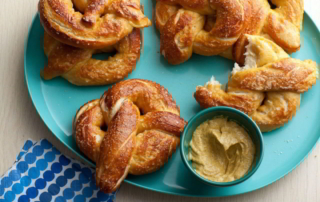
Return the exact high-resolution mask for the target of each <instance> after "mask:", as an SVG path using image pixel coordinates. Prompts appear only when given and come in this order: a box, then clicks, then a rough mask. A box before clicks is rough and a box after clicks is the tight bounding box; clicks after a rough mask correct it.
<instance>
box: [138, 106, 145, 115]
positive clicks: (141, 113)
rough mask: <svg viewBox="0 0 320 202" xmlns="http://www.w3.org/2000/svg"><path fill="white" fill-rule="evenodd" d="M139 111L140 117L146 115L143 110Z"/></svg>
mask: <svg viewBox="0 0 320 202" xmlns="http://www.w3.org/2000/svg"><path fill="white" fill-rule="evenodd" d="M139 111H140V116H143V115H144V112H143V110H142V109H141V108H139Z"/></svg>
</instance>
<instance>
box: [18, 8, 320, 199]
mask: <svg viewBox="0 0 320 202" xmlns="http://www.w3.org/2000/svg"><path fill="white" fill-rule="evenodd" d="M37 17H39V12H38V11H37V12H36V14H35V15H34V16H33V18H32V21H31V24H30V25H29V27H28V34H27V36H26V37H25V39H24V57H23V59H24V61H23V65H24V81H25V84H26V86H27V89H28V95H29V97H30V99H31V102H32V105H33V107H34V108H35V109H36V111H37V114H38V115H39V116H40V118H41V120H42V122H43V123H44V125H45V126H46V127H47V128H48V129H49V131H50V132H51V133H52V135H53V136H55V138H57V139H58V140H59V141H60V142H61V143H62V144H63V145H64V146H66V147H67V148H68V149H69V150H70V151H72V152H73V153H74V154H76V155H77V156H78V157H79V158H80V159H81V160H82V161H84V162H86V163H88V164H89V165H90V166H94V167H95V164H93V163H92V162H91V161H90V160H89V159H87V158H86V157H85V156H83V155H80V154H79V152H77V151H76V150H75V149H73V148H72V147H71V146H70V145H68V144H67V143H66V142H65V141H64V140H62V138H60V137H58V136H57V135H56V134H55V133H54V131H53V129H52V127H50V126H49V125H51V124H50V123H48V122H47V121H46V120H45V119H46V118H45V117H44V115H43V114H42V112H41V111H40V109H38V107H37V105H36V104H35V100H34V97H33V96H32V93H31V89H30V85H29V84H28V74H27V65H26V61H27V54H26V53H27V47H28V42H29V40H28V39H29V36H30V34H31V30H32V28H33V25H34V23H35V21H36V19H37ZM306 17H307V18H309V19H310V21H311V23H312V24H313V26H314V27H316V29H317V31H318V34H319V35H320V27H318V26H317V24H316V23H315V22H314V20H313V19H312V18H311V17H310V15H309V14H308V12H307V11H304V19H305V18H306ZM303 26H304V25H303ZM190 119H192V117H191V118H190ZM62 132H63V131H62ZM319 132H320V131H319ZM319 142H320V135H319V138H318V140H317V141H316V142H315V144H314V145H313V146H312V148H311V149H310V150H309V152H308V153H307V154H306V155H305V156H304V157H303V158H302V159H301V160H300V161H299V162H298V163H297V164H296V165H295V166H293V167H292V168H291V169H290V170H288V171H287V172H286V173H284V174H283V175H282V176H280V177H278V178H277V179H275V180H271V182H267V183H264V184H263V185H262V186H259V187H255V188H254V189H252V190H249V191H244V192H237V193H234V194H222V195H221V196H211V195H210V196H208V195H192V194H185V193H176V192H173V191H165V190H160V189H156V188H152V187H148V186H144V185H141V184H137V183H135V182H132V181H129V180H127V179H125V180H124V182H126V183H128V184H131V185H134V186H137V187H139V188H143V189H146V190H150V191H154V192H158V193H163V194H168V195H175V196H186V197H198V198H217V197H227V196H238V195H242V194H246V193H250V192H253V191H256V190H259V189H261V188H264V187H267V186H269V185H271V184H273V183H275V182H277V181H278V180H280V179H282V178H283V177H285V176H286V175H288V174H289V173H291V172H292V171H293V170H295V169H296V168H297V167H298V166H299V165H300V164H301V163H302V162H303V161H304V160H305V159H306V158H308V156H309V154H310V153H311V152H312V151H313V150H314V149H315V147H316V145H317V144H318V143H319Z"/></svg>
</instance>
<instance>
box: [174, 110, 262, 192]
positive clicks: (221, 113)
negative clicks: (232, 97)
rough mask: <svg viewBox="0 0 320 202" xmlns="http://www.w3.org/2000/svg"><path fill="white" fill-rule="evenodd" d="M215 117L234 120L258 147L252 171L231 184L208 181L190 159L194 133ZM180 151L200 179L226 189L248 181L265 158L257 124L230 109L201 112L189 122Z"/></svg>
mask: <svg viewBox="0 0 320 202" xmlns="http://www.w3.org/2000/svg"><path fill="white" fill-rule="evenodd" d="M215 117H227V118H228V120H232V121H234V122H236V123H237V124H239V125H240V126H242V127H243V128H245V129H246V130H247V132H248V134H249V136H250V137H251V139H252V141H253V143H254V145H255V146H256V156H255V159H254V162H253V165H252V168H251V170H249V172H248V173H247V174H246V175H245V176H243V177H242V178H240V179H238V180H235V181H231V182H214V181H211V180H207V179H205V178H204V177H202V176H200V175H199V174H198V173H197V172H196V171H195V170H194V169H193V168H192V161H190V160H189V159H188V153H189V143H190V141H191V139H192V135H193V132H194V131H195V130H196V128H197V127H198V126H199V125H200V124H202V123H203V122H205V121H207V120H210V119H213V118H215ZM180 149H181V152H180V153H181V157H182V161H183V163H184V164H185V166H186V167H187V168H188V169H189V170H190V171H191V173H193V174H194V175H195V176H196V177H197V178H198V179H200V180H201V181H202V182H204V183H206V184H209V185H212V186H219V187H226V186H232V185H236V184H239V183H241V182H243V181H245V180H247V179H248V178H250V177H251V176H252V175H253V174H254V173H255V172H256V171H257V169H258V167H259V166H260V164H261V161H262V158H263V137H262V133H261V131H260V129H259V127H258V126H257V124H256V123H255V122H254V121H253V120H252V119H251V118H250V117H249V116H248V115H246V114H245V113H243V112H241V111H239V110H237V109H234V108H230V107H212V108H209V109H206V110H203V111H201V112H199V113H198V114H196V115H195V116H194V117H193V118H192V119H191V120H190V121H189V122H188V125H187V126H186V128H185V129H184V132H183V135H182V138H181V144H180Z"/></svg>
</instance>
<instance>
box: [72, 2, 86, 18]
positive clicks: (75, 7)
mask: <svg viewBox="0 0 320 202" xmlns="http://www.w3.org/2000/svg"><path fill="white" fill-rule="evenodd" d="M72 8H73V10H74V11H75V12H78V13H81V14H82V15H83V14H84V12H82V11H81V10H80V9H78V8H77V6H76V4H75V3H74V2H73V1H72Z"/></svg>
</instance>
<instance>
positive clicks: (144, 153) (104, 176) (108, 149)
mask: <svg viewBox="0 0 320 202" xmlns="http://www.w3.org/2000/svg"><path fill="white" fill-rule="evenodd" d="M141 112H142V113H141ZM179 115H180V110H179V108H178V107H177V106H176V104H175V102H174V101H173V100H172V97H171V95H169V93H168V91H167V90H165V89H164V88H163V87H161V86H160V85H159V84H156V83H154V82H151V81H147V80H140V79H132V80H127V81H122V82H120V83H118V84H116V85H114V86H113V87H112V88H110V89H109V90H108V91H107V92H106V93H105V94H104V95H103V96H102V98H101V99H100V100H94V101H92V102H89V103H88V104H86V105H84V106H83V107H81V108H80V110H79V111H78V113H77V115H76V119H75V122H74V137H75V140H76V143H77V145H78V147H79V148H80V150H81V151H82V152H83V153H84V154H86V155H87V156H88V157H89V158H90V159H91V160H93V161H94V162H96V163H97V174H96V178H97V185H98V186H99V187H100V188H101V189H102V190H103V191H104V192H112V191H115V190H116V189H117V188H118V187H119V186H120V184H121V182H122V181H123V180H124V179H125V177H126V176H127V175H128V173H130V174H134V175H142V174H147V173H150V172H153V171H156V170H158V169H159V168H160V167H162V166H163V165H164V164H165V163H166V162H167V161H168V159H169V158H170V157H171V155H172V154H173V153H174V152H175V150H176V147H177V146H178V145H179V143H180V133H181V132H182V131H183V128H184V126H185V124H186V122H185V121H184V120H183V119H182V118H180V116H179ZM103 126H107V127H108V130H107V131H103V130H102V129H101V127H103Z"/></svg>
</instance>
